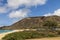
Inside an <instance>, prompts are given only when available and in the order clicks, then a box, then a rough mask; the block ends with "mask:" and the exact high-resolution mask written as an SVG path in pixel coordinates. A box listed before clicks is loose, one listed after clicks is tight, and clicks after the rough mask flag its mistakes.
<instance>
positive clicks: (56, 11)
mask: <svg viewBox="0 0 60 40" xmlns="http://www.w3.org/2000/svg"><path fill="white" fill-rule="evenodd" d="M52 15H57V16H60V9H57V10H55V11H54V13H48V14H45V15H44V16H52Z"/></svg>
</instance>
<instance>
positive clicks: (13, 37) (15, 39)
mask: <svg viewBox="0 0 60 40" xmlns="http://www.w3.org/2000/svg"><path fill="white" fill-rule="evenodd" d="M57 36H58V33H56V32H39V31H23V32H15V33H11V34H8V35H6V36H5V37H3V38H2V40H25V39H32V38H44V37H57Z"/></svg>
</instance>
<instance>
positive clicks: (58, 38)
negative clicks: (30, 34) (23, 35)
mask: <svg viewBox="0 0 60 40" xmlns="http://www.w3.org/2000/svg"><path fill="white" fill-rule="evenodd" d="M28 40H60V37H53V38H41V39H28Z"/></svg>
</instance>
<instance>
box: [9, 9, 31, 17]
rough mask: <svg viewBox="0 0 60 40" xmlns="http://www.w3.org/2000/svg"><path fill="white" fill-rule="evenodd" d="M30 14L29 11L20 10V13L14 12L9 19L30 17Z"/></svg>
mask: <svg viewBox="0 0 60 40" xmlns="http://www.w3.org/2000/svg"><path fill="white" fill-rule="evenodd" d="M29 12H30V11H29V10H28V9H21V10H18V11H12V12H11V13H10V14H9V17H10V18H24V17H27V16H28V13H29Z"/></svg>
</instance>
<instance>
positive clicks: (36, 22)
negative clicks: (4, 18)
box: [0, 15, 60, 29]
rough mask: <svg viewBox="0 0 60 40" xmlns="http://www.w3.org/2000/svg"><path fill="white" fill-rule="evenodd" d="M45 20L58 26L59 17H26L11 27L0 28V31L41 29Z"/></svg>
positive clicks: (59, 22)
mask: <svg viewBox="0 0 60 40" xmlns="http://www.w3.org/2000/svg"><path fill="white" fill-rule="evenodd" d="M47 20H52V21H55V22H57V23H58V24H60V16H55V15H54V16H47V17H45V16H38V17H28V18H24V19H22V20H20V21H18V22H16V23H14V24H12V25H11V26H4V27H0V29H26V28H29V29H31V28H41V27H43V23H44V22H45V21H47Z"/></svg>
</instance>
